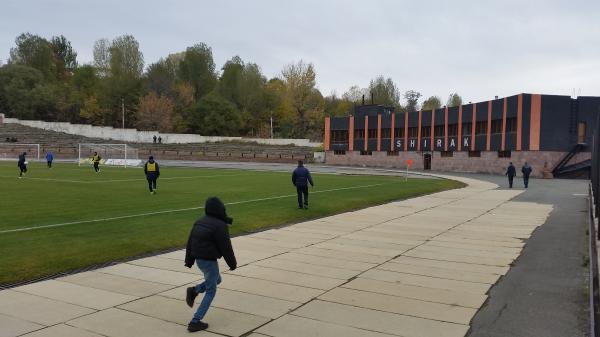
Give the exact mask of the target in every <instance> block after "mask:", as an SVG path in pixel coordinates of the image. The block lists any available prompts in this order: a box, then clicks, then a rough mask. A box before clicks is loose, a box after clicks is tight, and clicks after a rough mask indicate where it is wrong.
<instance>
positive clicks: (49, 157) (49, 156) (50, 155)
mask: <svg viewBox="0 0 600 337" xmlns="http://www.w3.org/2000/svg"><path fill="white" fill-rule="evenodd" d="M53 160H54V153H52V151H48V153H46V162H47V164H48V168H52V161H53Z"/></svg>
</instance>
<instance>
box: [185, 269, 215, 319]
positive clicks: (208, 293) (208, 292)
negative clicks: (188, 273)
mask: <svg viewBox="0 0 600 337" xmlns="http://www.w3.org/2000/svg"><path fill="white" fill-rule="evenodd" d="M196 265H197V266H198V268H199V269H200V271H202V274H204V282H202V283H200V284H198V285H196V293H204V297H203V298H202V302H200V306H199V307H198V310H196V313H195V314H194V318H192V322H199V321H201V320H202V319H203V318H204V315H206V312H207V311H208V308H210V304H211V303H212V301H213V299H214V298H215V294H216V293H217V284H219V283H221V275H220V274H219V264H218V263H217V261H213V260H202V259H196Z"/></svg>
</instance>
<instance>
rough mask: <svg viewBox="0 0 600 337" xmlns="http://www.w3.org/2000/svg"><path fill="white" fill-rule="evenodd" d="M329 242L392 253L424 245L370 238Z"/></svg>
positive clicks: (342, 239) (343, 238) (342, 238)
mask: <svg viewBox="0 0 600 337" xmlns="http://www.w3.org/2000/svg"><path fill="white" fill-rule="evenodd" d="M327 242H329V243H335V244H341V245H350V246H359V247H367V248H377V249H389V250H392V251H405V250H406V249H409V248H412V247H415V246H417V245H420V244H421V243H422V242H420V241H419V242H410V243H401V242H395V243H392V242H382V241H379V240H369V239H368V238H360V239H349V238H346V237H341V238H337V239H333V240H329V241H327Z"/></svg>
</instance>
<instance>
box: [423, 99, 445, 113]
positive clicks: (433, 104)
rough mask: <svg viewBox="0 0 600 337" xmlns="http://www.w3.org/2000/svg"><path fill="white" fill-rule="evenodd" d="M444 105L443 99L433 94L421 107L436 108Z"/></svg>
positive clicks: (425, 108) (424, 108)
mask: <svg viewBox="0 0 600 337" xmlns="http://www.w3.org/2000/svg"><path fill="white" fill-rule="evenodd" d="M441 107H442V100H441V99H440V98H439V97H437V96H431V97H429V98H428V99H426V100H425V102H423V105H422V106H421V109H423V110H435V109H439V108H441Z"/></svg>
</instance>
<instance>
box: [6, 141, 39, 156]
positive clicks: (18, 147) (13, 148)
mask: <svg viewBox="0 0 600 337" xmlns="http://www.w3.org/2000/svg"><path fill="white" fill-rule="evenodd" d="M23 152H27V155H29V156H30V158H32V159H36V160H40V144H26V143H0V159H3V160H7V159H16V158H17V157H18V156H19V155H20V154H21V153H23Z"/></svg>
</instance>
